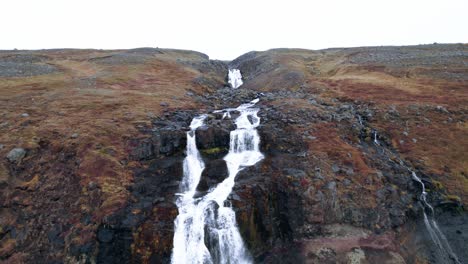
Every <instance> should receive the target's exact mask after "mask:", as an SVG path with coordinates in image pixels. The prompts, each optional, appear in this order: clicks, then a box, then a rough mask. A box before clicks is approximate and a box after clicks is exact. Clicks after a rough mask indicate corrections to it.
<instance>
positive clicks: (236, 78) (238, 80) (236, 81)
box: [228, 69, 244, 89]
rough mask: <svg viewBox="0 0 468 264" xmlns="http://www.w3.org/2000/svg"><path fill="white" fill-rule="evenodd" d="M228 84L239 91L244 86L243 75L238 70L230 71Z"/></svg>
mask: <svg viewBox="0 0 468 264" xmlns="http://www.w3.org/2000/svg"><path fill="white" fill-rule="evenodd" d="M228 78H229V80H228V83H229V84H230V85H231V87H232V88H234V89H237V88H239V87H240V86H241V85H242V84H244V83H243V82H242V74H241V72H240V70H238V69H230V70H229V73H228Z"/></svg>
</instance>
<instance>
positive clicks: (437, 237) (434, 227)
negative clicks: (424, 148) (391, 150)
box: [373, 130, 461, 264]
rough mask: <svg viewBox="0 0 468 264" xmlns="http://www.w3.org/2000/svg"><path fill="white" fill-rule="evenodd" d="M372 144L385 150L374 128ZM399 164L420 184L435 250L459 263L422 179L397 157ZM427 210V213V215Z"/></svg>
mask: <svg viewBox="0 0 468 264" xmlns="http://www.w3.org/2000/svg"><path fill="white" fill-rule="evenodd" d="M373 134H374V144H375V145H377V146H378V147H381V148H382V150H383V151H386V149H385V148H384V147H383V146H381V145H380V143H379V141H378V139H377V130H374V132H373ZM399 162H400V165H402V166H404V167H405V168H406V169H407V170H408V171H409V172H410V173H411V177H412V179H413V180H415V181H416V182H418V183H419V184H420V185H421V195H420V196H419V200H420V201H421V203H422V207H423V208H422V209H423V210H422V211H423V220H424V225H425V227H426V229H427V232H428V233H429V236H430V238H431V240H432V241H433V242H434V244H435V245H436V247H437V251H438V254H439V256H440V257H442V258H445V260H444V261H446V259H452V260H453V261H454V263H456V264H461V262H460V261H459V260H458V257H457V255H456V254H455V253H454V252H453V250H452V248H451V247H450V244H449V242H448V240H447V238H446V237H445V235H444V233H442V231H441V230H440V228H439V225H438V224H437V222H436V220H435V216H434V208H433V207H432V206H431V205H430V204H429V202H428V201H427V199H426V198H427V192H426V186H425V185H424V183H423V181H422V180H421V178H419V177H418V175H417V174H416V173H415V172H414V171H412V170H411V169H410V167H408V166H406V165H405V163H404V162H403V160H401V159H399ZM428 212H429V215H428Z"/></svg>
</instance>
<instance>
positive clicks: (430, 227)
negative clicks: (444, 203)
mask: <svg viewBox="0 0 468 264" xmlns="http://www.w3.org/2000/svg"><path fill="white" fill-rule="evenodd" d="M410 171H411V170H410ZM411 176H412V178H413V180H415V181H417V182H418V183H419V184H420V185H421V189H422V191H421V196H420V198H419V199H420V200H421V202H422V204H423V217H424V225H425V226H426V229H427V231H428V232H429V236H430V237H431V239H432V241H433V242H434V244H435V245H436V246H437V249H438V251H439V254H440V256H448V257H449V258H451V259H453V261H454V262H455V263H457V264H461V262H460V261H459V260H458V258H457V256H456V255H455V253H454V252H453V250H452V248H451V247H450V244H449V242H448V241H447V238H446V237H445V235H444V233H442V231H441V230H440V229H439V225H438V224H437V222H436V221H435V219H434V208H433V207H432V206H431V205H430V204H429V203H428V202H427V200H426V196H427V192H426V186H425V185H424V183H423V182H422V180H421V179H420V178H419V177H418V176H417V175H416V173H415V172H414V171H411ZM426 209H427V210H428V211H429V216H430V217H428V215H427V213H426Z"/></svg>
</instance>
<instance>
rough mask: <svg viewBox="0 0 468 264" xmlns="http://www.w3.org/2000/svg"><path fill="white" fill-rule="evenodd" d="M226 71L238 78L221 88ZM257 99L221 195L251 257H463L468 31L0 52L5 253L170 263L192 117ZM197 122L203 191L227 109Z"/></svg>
mask: <svg viewBox="0 0 468 264" xmlns="http://www.w3.org/2000/svg"><path fill="white" fill-rule="evenodd" d="M228 68H237V69H240V71H241V72H242V74H243V76H244V85H243V86H241V87H240V88H238V89H236V90H233V89H231V88H229V87H227V80H226V77H227V72H228ZM254 98H260V102H259V103H258V104H257V105H258V107H260V112H259V116H260V117H261V119H262V123H261V126H260V127H259V128H258V130H259V133H260V136H261V151H262V152H263V154H264V155H265V158H264V159H263V160H262V161H261V162H259V163H258V164H256V165H255V166H253V167H249V168H247V169H245V170H243V171H241V172H240V173H239V175H238V176H237V183H236V186H235V188H234V191H233V192H232V193H231V195H230V198H229V200H230V202H231V203H232V206H233V208H234V209H235V211H236V216H237V220H238V225H239V228H240V230H241V234H242V236H243V238H244V240H245V242H246V244H247V245H248V248H249V250H250V252H251V253H252V255H253V256H254V258H255V261H256V263H451V262H452V263H456V260H455V259H454V258H453V257H450V256H444V255H443V254H440V250H439V249H438V248H437V247H436V246H435V244H434V243H433V241H432V240H431V237H430V236H429V234H428V232H427V229H426V228H425V225H424V223H423V206H422V204H421V198H420V195H421V191H422V190H421V185H420V184H419V183H418V182H416V181H415V180H414V179H413V178H412V177H411V173H410V171H414V172H416V173H417V175H419V177H420V178H422V180H423V182H424V184H425V186H426V189H427V192H428V202H429V203H430V204H431V205H432V206H433V207H434V209H435V214H434V215H435V219H436V221H437V223H438V225H439V226H440V229H441V230H442V231H443V233H444V234H445V236H446V237H447V238H448V240H449V243H450V246H451V247H452V249H453V252H454V253H455V255H456V256H457V257H458V260H459V261H460V262H461V263H466V262H467V261H468V253H467V252H466V244H467V243H468V214H467V212H466V209H465V206H466V203H467V202H468V178H467V177H468V164H467V161H468V156H467V153H468V152H467V151H466V150H467V149H468V133H467V131H468V130H467V129H468V127H467V124H466V121H467V120H466V119H467V114H468V107H467V106H468V45H466V44H453V45H439V44H438V45H424V46H412V47H368V48H350V49H328V50H319V51H311V50H299V49H275V50H269V51H265V52H250V53H247V54H245V55H242V56H240V57H239V58H237V59H235V60H234V61H231V62H224V61H215V60H210V59H209V58H208V57H207V56H206V55H204V54H201V53H197V52H192V51H180V50H168V49H152V48H142V49H134V50H112V51H103V50H44V51H1V52H0V102H1V105H2V107H1V109H0V116H1V120H0V132H1V133H0V157H1V160H0V191H1V192H0V262H1V263H168V262H169V261H170V254H171V250H172V239H173V238H172V237H173V234H174V219H175V217H176V216H177V213H178V212H177V207H176V205H175V204H174V200H175V194H176V193H177V192H178V188H179V182H180V180H181V178H182V161H183V158H184V157H185V153H184V150H185V144H186V136H185V132H186V131H187V129H188V126H189V123H190V121H191V119H192V118H193V117H194V116H196V115H198V114H201V113H210V112H212V111H213V110H216V109H222V108H226V107H237V106H238V105H239V104H240V103H244V102H248V101H250V100H252V99H254ZM206 122H207V126H206V127H203V128H200V129H198V130H197V146H198V148H199V149H200V151H201V153H202V156H203V159H204V161H205V164H206V169H205V170H204V172H203V175H202V181H201V183H200V185H199V186H198V190H199V192H200V193H203V192H206V191H207V190H208V189H209V188H210V187H211V186H213V185H215V184H216V183H218V182H220V181H222V180H223V179H224V178H225V177H227V168H226V165H225V163H224V162H223V161H222V157H223V156H224V155H225V154H226V153H227V150H228V148H229V131H230V130H232V127H231V126H232V123H229V122H224V121H223V120H221V117H220V116H219V115H216V114H210V115H209V117H208V119H207V121H206Z"/></svg>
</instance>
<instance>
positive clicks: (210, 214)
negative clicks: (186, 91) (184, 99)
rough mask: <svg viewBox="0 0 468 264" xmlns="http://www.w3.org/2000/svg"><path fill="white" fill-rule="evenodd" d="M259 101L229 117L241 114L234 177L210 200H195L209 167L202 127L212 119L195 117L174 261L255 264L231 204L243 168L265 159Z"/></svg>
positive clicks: (232, 153)
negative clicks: (199, 139)
mask: <svg viewBox="0 0 468 264" xmlns="http://www.w3.org/2000/svg"><path fill="white" fill-rule="evenodd" d="M257 102H258V99H256V100H253V101H251V102H250V103H247V104H242V105H241V106H239V107H237V108H229V109H224V110H219V111H215V112H223V113H224V115H223V117H224V118H225V117H230V112H233V111H237V112H239V113H240V115H239V117H237V118H236V120H235V124H236V129H235V130H233V131H231V132H230V143H229V152H228V154H227V155H226V156H225V157H224V160H225V162H226V164H227V167H228V177H227V178H226V179H224V180H223V181H222V182H221V183H219V184H218V185H217V186H215V187H214V188H211V189H210V190H209V191H208V193H207V194H206V195H205V196H202V197H198V198H194V194H195V191H196V187H197V185H198V182H199V181H200V177H201V174H202V172H203V169H204V163H203V161H202V159H201V156H200V153H199V151H198V149H197V146H196V143H195V131H196V129H197V128H198V127H200V126H202V125H203V124H204V123H203V121H204V120H205V118H206V116H199V117H195V118H194V119H193V120H192V123H191V125H190V131H189V132H187V156H186V157H185V160H184V177H183V180H182V183H181V187H180V188H181V191H182V193H180V194H179V198H178V199H177V201H176V204H177V207H178V209H179V215H178V216H177V218H176V220H175V222H174V224H175V232H174V248H173V251H172V257H171V262H172V263H174V264H179V263H181V264H182V263H198V264H207V263H226V264H244V263H252V259H251V257H250V254H249V253H248V251H247V249H246V247H245V245H244V242H243V240H242V237H241V235H240V233H239V230H238V228H237V223H236V215H235V212H234V210H233V209H232V208H231V207H230V206H229V205H228V204H227V202H226V200H227V198H228V196H229V194H230V193H231V191H232V188H233V187H234V184H235V178H236V176H237V174H238V172H239V171H241V170H242V169H243V168H245V167H248V166H252V165H254V164H255V163H257V162H258V161H260V160H261V159H263V154H262V153H261V152H260V149H259V145H260V137H259V135H258V132H257V129H256V128H257V127H258V125H259V124H260V118H259V117H258V115H257V113H258V111H259V109H258V108H253V106H254V105H255V104H256V103H257Z"/></svg>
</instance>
